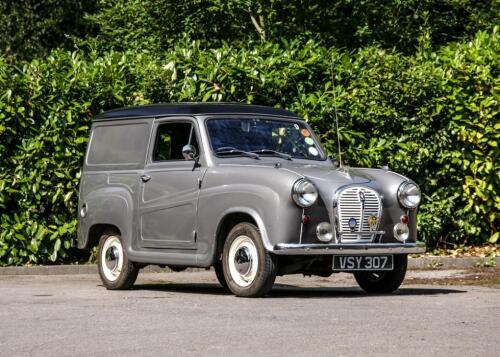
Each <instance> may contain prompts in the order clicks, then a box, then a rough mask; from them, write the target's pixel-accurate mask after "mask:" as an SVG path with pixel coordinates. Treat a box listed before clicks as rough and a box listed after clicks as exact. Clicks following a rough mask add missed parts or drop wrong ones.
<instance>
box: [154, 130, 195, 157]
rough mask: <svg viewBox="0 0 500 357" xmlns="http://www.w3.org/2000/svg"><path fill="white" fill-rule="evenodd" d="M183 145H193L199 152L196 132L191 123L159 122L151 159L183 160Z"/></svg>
mask: <svg viewBox="0 0 500 357" xmlns="http://www.w3.org/2000/svg"><path fill="white" fill-rule="evenodd" d="M184 145H193V146H194V147H195V148H196V152H197V153H199V147H198V140H197V139H196V132H195V130H194V127H193V125H192V124H191V123H165V124H161V125H160V126H159V127H158V130H157V131H156V140H155V146H154V148H155V149H154V152H153V161H169V160H184V157H183V156H182V148H183V146H184Z"/></svg>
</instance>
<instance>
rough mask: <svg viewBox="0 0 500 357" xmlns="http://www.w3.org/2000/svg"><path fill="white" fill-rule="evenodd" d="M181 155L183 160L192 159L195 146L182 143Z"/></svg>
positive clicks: (194, 153) (194, 154)
mask: <svg viewBox="0 0 500 357" xmlns="http://www.w3.org/2000/svg"><path fill="white" fill-rule="evenodd" d="M182 156H184V159H185V160H194V159H195V158H196V148H195V147H194V146H193V145H184V146H183V147H182Z"/></svg>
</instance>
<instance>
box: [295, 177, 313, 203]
mask: <svg viewBox="0 0 500 357" xmlns="http://www.w3.org/2000/svg"><path fill="white" fill-rule="evenodd" d="M292 198H293V200H294V201H295V203H296V204H298V205H299V206H300V207H310V206H312V205H313V204H314V202H316V200H317V199H318V190H316V187H314V185H313V183H312V182H311V181H309V180H307V179H300V180H298V181H297V182H295V184H294V185H293V189H292Z"/></svg>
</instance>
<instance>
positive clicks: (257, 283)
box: [222, 223, 277, 297]
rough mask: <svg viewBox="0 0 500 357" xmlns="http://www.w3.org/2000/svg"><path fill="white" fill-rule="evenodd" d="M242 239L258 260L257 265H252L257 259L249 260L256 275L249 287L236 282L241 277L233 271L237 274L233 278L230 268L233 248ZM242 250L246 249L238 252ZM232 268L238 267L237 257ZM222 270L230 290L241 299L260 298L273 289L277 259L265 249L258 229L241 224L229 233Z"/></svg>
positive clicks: (249, 282)
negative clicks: (250, 247) (249, 246)
mask: <svg viewBox="0 0 500 357" xmlns="http://www.w3.org/2000/svg"><path fill="white" fill-rule="evenodd" d="M242 239H243V240H245V241H246V243H245V244H250V245H251V246H252V252H253V253H252V254H253V255H255V258H256V259H257V264H252V263H251V262H252V261H254V260H255V259H254V260H250V263H248V260H247V263H248V264H249V267H250V268H249V269H250V270H252V271H254V272H255V273H254V274H251V275H252V279H251V281H248V282H247V283H248V285H246V286H244V285H242V284H239V283H238V282H237V281H235V279H238V276H240V275H238V274H237V273H236V274H235V272H234V269H233V274H235V275H234V277H233V275H232V273H231V270H232V268H231V266H230V254H233V253H232V252H233V251H234V250H235V248H234V247H233V251H231V247H232V246H233V244H235V245H237V244H238V242H239V241H241V240H242ZM242 249H245V248H244V247H243V248H240V249H238V251H237V252H240V251H241V250H242ZM247 252H248V251H247ZM247 258H248V257H247ZM232 266H233V267H234V266H236V255H235V256H234V257H233V262H232ZM222 268H223V272H224V278H225V281H226V283H227V286H228V288H229V290H231V292H232V293H233V294H235V295H237V296H241V297H260V296H263V295H265V294H267V293H268V292H269V291H270V290H271V289H272V287H273V284H274V280H275V279H276V270H277V267H276V258H275V257H274V256H273V255H271V254H270V253H269V252H268V251H267V250H266V249H265V247H264V244H263V243H262V238H261V235H260V232H259V230H258V228H257V227H256V226H254V225H253V224H251V223H239V224H237V225H236V226H234V227H233V229H231V231H230V232H229V234H228V236H227V239H226V241H225V243H224V250H223V254H222ZM240 279H241V278H240Z"/></svg>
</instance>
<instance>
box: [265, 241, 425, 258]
mask: <svg viewBox="0 0 500 357" xmlns="http://www.w3.org/2000/svg"><path fill="white" fill-rule="evenodd" d="M424 252H425V243H422V242H417V243H405V244H403V243H364V244H355V243H351V244H293V243H291V244H287V243H280V244H276V245H275V246H274V249H273V253H274V254H278V255H346V254H415V253H424Z"/></svg>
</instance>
